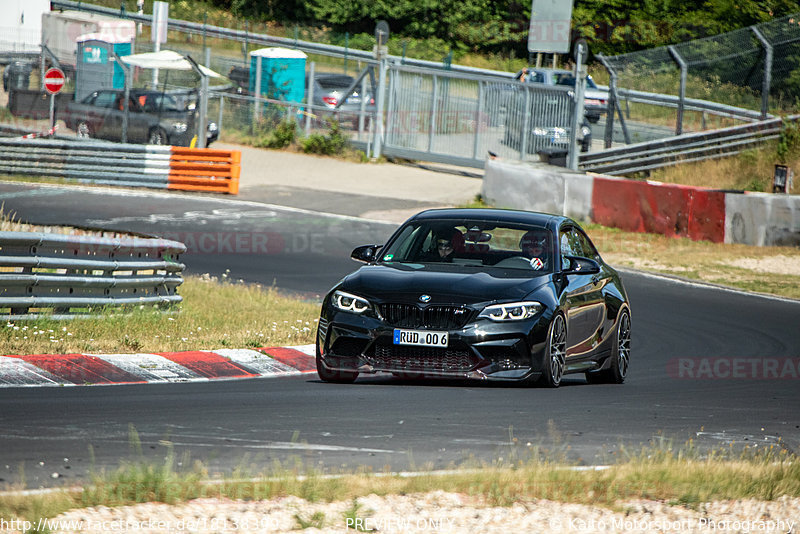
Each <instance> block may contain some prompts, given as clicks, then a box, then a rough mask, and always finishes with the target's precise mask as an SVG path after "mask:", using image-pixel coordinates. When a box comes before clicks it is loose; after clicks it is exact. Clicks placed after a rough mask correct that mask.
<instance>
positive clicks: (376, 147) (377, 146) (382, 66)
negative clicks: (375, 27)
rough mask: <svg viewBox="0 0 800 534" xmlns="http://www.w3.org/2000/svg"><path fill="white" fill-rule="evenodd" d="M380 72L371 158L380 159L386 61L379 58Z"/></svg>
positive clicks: (383, 58)
mask: <svg viewBox="0 0 800 534" xmlns="http://www.w3.org/2000/svg"><path fill="white" fill-rule="evenodd" d="M378 68H379V69H380V72H378V98H377V100H375V114H376V117H375V118H376V119H377V120H376V123H377V124H376V128H375V142H374V145H373V146H374V151H373V157H375V158H379V157H381V150H382V149H383V110H384V105H383V104H384V100H385V98H386V69H387V60H386V58H385V57H383V56H381V61H380V63H379V65H378Z"/></svg>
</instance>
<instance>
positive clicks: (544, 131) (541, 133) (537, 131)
mask: <svg viewBox="0 0 800 534" xmlns="http://www.w3.org/2000/svg"><path fill="white" fill-rule="evenodd" d="M533 135H539V136H541V137H544V136H545V135H547V129H546V128H534V129H533Z"/></svg>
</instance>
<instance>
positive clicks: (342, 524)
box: [0, 491, 800, 534]
mask: <svg viewBox="0 0 800 534" xmlns="http://www.w3.org/2000/svg"><path fill="white" fill-rule="evenodd" d="M613 508H614V509H610V508H605V507H599V506H591V505H583V504H567V503H560V502H553V501H546V500H537V499H532V500H526V501H520V502H517V503H515V504H514V505H513V506H510V507H499V506H492V505H490V504H488V503H487V502H486V501H485V500H484V499H483V498H480V497H471V496H467V495H463V494H457V493H447V492H442V491H436V492H431V493H424V494H412V495H402V496H401V495H389V496H384V497H379V496H377V495H369V496H366V497H360V498H358V499H357V500H356V501H355V502H354V501H352V500H351V501H340V502H332V503H320V502H313V503H312V502H308V501H305V500H303V499H300V498H297V497H284V498H279V499H273V500H268V501H232V500H221V499H197V500H193V501H189V502H187V503H182V504H178V505H173V506H170V505H166V504H158V503H147V504H137V505H134V506H124V507H120V508H109V507H102V506H101V507H95V508H85V509H76V510H71V511H69V512H67V513H64V514H62V515H60V516H58V517H56V518H52V519H50V520H48V522H47V523H46V524H45V523H42V524H41V525H35V524H33V525H22V524H16V525H9V524H8V522H7V520H6V522H7V523H6V525H5V527H6V529H5V530H3V529H2V528H0V532H22V531H23V530H24V527H28V526H31V527H33V528H37V527H43V526H44V527H47V528H48V529H50V530H49V531H50V532H54V533H68V532H69V533H72V532H75V533H78V532H79V533H98V534H99V533H107V532H138V533H153V534H155V533H167V532H170V533H195V532H196V533H224V532H242V533H260V532H298V531H303V532H319V533H322V532H326V533H329V532H348V531H349V532H357V531H359V530H360V531H371V532H381V533H414V532H417V533H422V532H428V533H433V532H436V533H438V532H447V533H451V532H452V533H504V534H505V533H512V532H513V533H554V534H556V533H567V532H574V533H584V532H625V533H636V532H655V533H664V532H697V533H703V532H708V533H726V534H729V533H731V534H732V533H760V532H769V533H798V532H800V498H789V497H780V498H778V499H776V500H774V501H755V500H736V501H720V502H711V503H705V504H699V505H694V506H692V507H686V506H681V505H672V504H667V503H663V502H657V501H645V500H637V501H627V502H619V503H617V505H616V506H614V507H613ZM9 526H11V527H12V528H11V529H9V528H7V527H9ZM15 527H16V528H15ZM41 531H45V532H47V531H48V530H44V529H41V528H40V530H39V532H41Z"/></svg>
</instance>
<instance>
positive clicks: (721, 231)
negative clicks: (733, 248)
mask: <svg viewBox="0 0 800 534" xmlns="http://www.w3.org/2000/svg"><path fill="white" fill-rule="evenodd" d="M481 194H482V196H483V198H484V199H486V201H487V202H488V203H490V204H492V205H494V206H497V207H499V208H515V209H524V210H530V211H542V212H546V213H555V214H561V215H567V216H569V217H572V218H573V219H578V220H583V221H592V222H597V223H600V224H603V225H606V226H613V227H617V228H622V229H624V230H629V231H634V232H650V233H658V234H663V235H668V236H676V237H689V238H691V239H694V240H706V241H713V242H723V241H724V242H725V243H742V244H748V245H756V246H800V196H798V195H779V194H767V193H747V194H736V193H724V192H721V191H714V190H710V189H704V188H699V187H689V186H682V185H674V184H662V183H658V182H642V181H637V180H628V179H624V178H614V177H610V176H602V175H598V174H588V175H586V174H582V173H575V172H572V171H569V170H567V169H564V168H563V167H554V166H552V165H547V164H543V163H525V162H516V161H506V160H502V159H490V160H487V162H486V166H485V174H484V179H483V187H482V189H481Z"/></svg>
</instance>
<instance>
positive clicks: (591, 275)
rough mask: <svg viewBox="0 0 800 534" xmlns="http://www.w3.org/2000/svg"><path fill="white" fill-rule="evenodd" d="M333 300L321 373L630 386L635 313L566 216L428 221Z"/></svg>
mask: <svg viewBox="0 0 800 534" xmlns="http://www.w3.org/2000/svg"><path fill="white" fill-rule="evenodd" d="M352 257H353V258H354V259H356V260H359V261H362V262H365V263H366V265H364V266H362V267H361V268H360V269H358V270H357V271H355V272H354V273H352V274H350V275H348V276H346V277H345V278H344V279H342V281H341V282H339V283H338V284H337V285H336V286H335V287H334V288H333V289H332V290H331V291H330V293H328V294H327V295H326V296H325V299H324V301H323V303H322V311H321V314H320V319H319V327H318V330H317V340H316V347H317V355H316V361H317V372H318V373H319V376H320V378H321V379H322V380H324V381H327V382H352V381H354V380H356V378H357V377H358V376H359V375H360V374H373V373H378V372H386V373H391V374H394V375H397V376H401V377H417V378H427V377H434V378H456V379H478V380H501V381H522V382H525V383H529V384H533V383H536V384H540V385H544V386H549V387H557V386H558V385H559V384H560V383H561V379H562V376H563V375H564V374H567V373H585V376H586V379H587V380H588V381H589V382H608V383H617V384H619V383H622V382H623V381H624V380H625V378H626V376H627V374H628V365H629V362H630V354H631V352H630V350H631V349H630V341H631V311H630V305H629V304H628V298H627V295H626V292H625V289H624V287H623V285H622V281H621V280H620V277H619V275H618V274H617V272H616V271H615V270H614V269H612V268H611V267H609V266H608V265H607V264H606V263H605V262H603V259H602V258H601V257H600V254H598V252H597V249H596V248H595V247H594V245H593V244H592V242H591V240H590V239H589V237H587V235H586V234H585V233H584V231H583V230H582V229H581V227H580V226H579V225H578V224H577V223H576V222H575V221H573V220H572V219H569V218H567V217H561V216H556V215H548V214H542V213H532V212H525V211H512V210H497V209H491V210H490V209H485V210H481V209H477V210H476V209H445V210H428V211H424V212H422V213H419V214H417V215H415V216H413V217H411V218H410V219H409V220H408V221H406V222H405V223H404V224H403V225H402V226H400V228H399V229H398V230H397V231H396V232H395V233H394V234H393V235H392V237H390V238H389V240H388V242H387V243H386V244H385V245H365V246H361V247H358V248H356V249H355V250H354V251H353V252H352Z"/></svg>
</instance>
